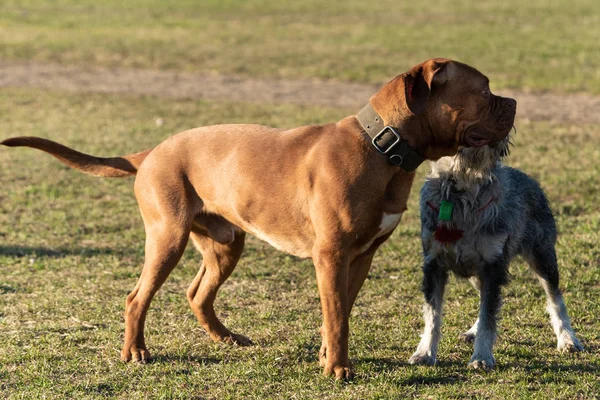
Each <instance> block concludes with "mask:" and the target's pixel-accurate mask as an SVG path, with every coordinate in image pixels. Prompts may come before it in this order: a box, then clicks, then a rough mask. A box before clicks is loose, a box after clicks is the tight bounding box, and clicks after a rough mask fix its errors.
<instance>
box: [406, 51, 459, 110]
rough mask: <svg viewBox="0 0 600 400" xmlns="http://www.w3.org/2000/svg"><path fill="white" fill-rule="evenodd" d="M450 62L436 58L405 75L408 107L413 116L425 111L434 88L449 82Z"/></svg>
mask: <svg viewBox="0 0 600 400" xmlns="http://www.w3.org/2000/svg"><path fill="white" fill-rule="evenodd" d="M449 63H450V62H449V60H446V59H442V58H436V59H433V60H429V61H426V62H424V63H422V64H419V65H417V66H416V67H414V68H412V69H411V70H410V71H408V72H407V73H406V74H404V75H403V80H404V96H405V99H406V106H407V107H408V109H409V110H410V112H411V113H412V114H413V115H418V114H420V113H422V112H423V111H425V106H426V104H427V100H428V99H429V96H431V93H432V91H433V90H434V88H436V87H439V86H442V85H444V84H445V83H446V82H447V81H448V71H447V70H448V68H447V66H448V64H449Z"/></svg>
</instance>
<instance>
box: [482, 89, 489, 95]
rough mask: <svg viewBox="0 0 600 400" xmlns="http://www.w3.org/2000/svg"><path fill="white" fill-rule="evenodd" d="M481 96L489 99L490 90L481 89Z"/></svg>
mask: <svg viewBox="0 0 600 400" xmlns="http://www.w3.org/2000/svg"><path fill="white" fill-rule="evenodd" d="M481 94H482V95H483V97H490V89H489V88H486V89H483V90H482V91H481Z"/></svg>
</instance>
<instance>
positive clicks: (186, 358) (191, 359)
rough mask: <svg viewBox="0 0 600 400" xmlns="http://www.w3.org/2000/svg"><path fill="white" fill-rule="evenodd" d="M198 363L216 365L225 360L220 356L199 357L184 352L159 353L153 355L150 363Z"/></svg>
mask: <svg viewBox="0 0 600 400" xmlns="http://www.w3.org/2000/svg"><path fill="white" fill-rule="evenodd" d="M174 362H177V363H196V364H202V365H214V364H221V363H222V362H223V360H220V359H218V358H210V357H199V356H193V355H183V354H169V353H167V354H159V355H156V356H152V360H151V361H150V363H152V364H169V363H174Z"/></svg>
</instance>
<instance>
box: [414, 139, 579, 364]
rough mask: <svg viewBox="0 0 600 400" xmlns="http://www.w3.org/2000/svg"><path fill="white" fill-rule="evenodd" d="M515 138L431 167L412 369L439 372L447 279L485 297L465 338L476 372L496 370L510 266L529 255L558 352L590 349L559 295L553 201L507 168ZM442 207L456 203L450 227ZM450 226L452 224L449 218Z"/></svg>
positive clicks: (464, 151) (424, 191)
mask: <svg viewBox="0 0 600 400" xmlns="http://www.w3.org/2000/svg"><path fill="white" fill-rule="evenodd" d="M509 145H510V136H507V137H506V139H504V140H503V141H500V142H498V143H497V144H495V145H487V146H481V147H478V148H463V149H462V150H460V151H459V153H458V154H457V155H456V156H454V157H444V158H441V159H440V160H438V161H436V162H432V163H431V167H432V170H431V173H430V175H429V176H428V179H427V181H426V183H425V185H424V186H423V189H422V190H421V199H420V208H421V232H422V233H421V239H422V244H423V255H424V265H423V273H424V278H423V288H422V290H423V293H424V295H425V303H426V304H425V307H424V318H425V330H424V332H423V335H422V337H421V342H420V343H419V346H418V347H417V350H416V352H415V353H414V354H413V355H412V357H411V358H410V360H409V362H410V363H411V364H428V365H433V364H435V362H436V356H437V350H438V343H439V340H440V337H441V321H442V303H443V296H444V286H445V284H446V281H447V278H448V272H449V271H452V272H454V273H455V274H456V275H458V276H460V277H465V278H469V279H470V281H471V283H472V284H473V286H474V287H475V288H476V289H478V290H479V291H480V310H479V318H478V320H477V321H476V322H475V324H474V325H473V327H472V328H471V329H469V330H468V331H467V332H465V333H463V334H462V335H461V338H462V339H463V340H465V341H467V342H472V341H474V342H475V343H474V351H473V356H472V357H471V360H470V362H469V366H471V367H474V368H483V369H489V368H493V367H494V364H495V360H494V356H493V355H492V347H493V345H494V342H495V339H496V318H497V313H498V311H499V309H500V305H501V297H500V291H501V286H503V285H505V284H507V283H508V280H509V279H508V278H509V275H508V265H509V263H510V261H511V260H512V259H513V258H514V257H515V256H516V255H519V254H520V255H522V256H523V257H524V259H525V260H526V261H527V262H528V264H529V266H530V267H531V269H532V270H533V271H534V272H535V274H536V275H537V277H538V279H539V281H540V283H541V285H542V287H543V288H544V290H545V292H546V298H547V310H548V312H549V314H550V319H551V322H552V327H553V329H554V332H555V333H556V337H557V340H558V349H559V350H563V351H571V352H574V351H580V350H582V349H583V347H582V346H581V344H580V343H579V341H578V340H577V337H576V336H575V333H574V332H573V328H572V327H571V323H570V321H569V316H568V314H567V309H566V307H565V304H564V302H563V298H562V295H561V292H560V289H559V286H558V284H559V282H558V281H559V277H558V265H557V260H556V252H555V249H554V246H555V243H556V235H557V233H556V224H555V222H554V217H553V216H552V211H551V210H550V207H549V205H548V200H547V198H546V195H545V194H544V192H543V190H542V189H541V188H540V186H539V184H538V183H537V182H536V181H535V180H534V179H533V178H531V177H529V176H527V175H525V174H524V173H523V172H521V171H519V170H516V169H514V168H510V167H507V166H505V165H503V164H502V162H501V159H502V158H503V157H505V156H506V155H508V150H509ZM442 201H446V202H451V203H452V207H453V210H452V214H451V218H449V220H442V221H440V220H439V218H438V217H439V216H440V213H439V208H440V207H441V203H442ZM442 219H445V218H442Z"/></svg>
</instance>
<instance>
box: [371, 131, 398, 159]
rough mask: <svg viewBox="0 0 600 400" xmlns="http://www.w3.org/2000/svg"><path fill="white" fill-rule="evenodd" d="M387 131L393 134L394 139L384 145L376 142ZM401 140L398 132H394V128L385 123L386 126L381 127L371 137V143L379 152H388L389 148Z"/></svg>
mask: <svg viewBox="0 0 600 400" xmlns="http://www.w3.org/2000/svg"><path fill="white" fill-rule="evenodd" d="M387 132H391V133H392V134H393V135H394V136H395V140H394V141H393V142H392V143H391V144H389V145H387V143H386V147H382V146H380V145H378V144H377V141H378V140H379V139H381V138H382V137H383V136H384V135H385V134H386V133H387ZM401 141H402V138H401V137H400V134H399V133H398V132H396V130H395V129H394V128H392V127H391V126H389V125H387V126H384V127H383V129H382V130H381V131H380V132H379V133H378V134H377V135H375V137H373V139H372V140H371V143H373V146H374V147H375V148H376V149H377V151H378V152H379V153H381V154H387V153H389V152H390V150H392V149H393V148H394V146H396V145H397V144H398V143H400V142H401Z"/></svg>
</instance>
